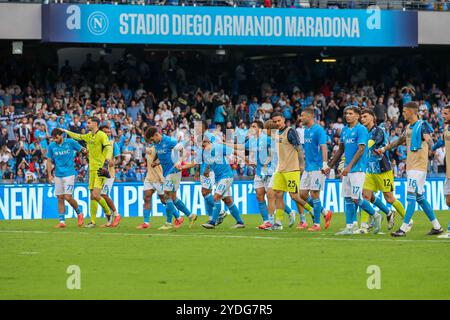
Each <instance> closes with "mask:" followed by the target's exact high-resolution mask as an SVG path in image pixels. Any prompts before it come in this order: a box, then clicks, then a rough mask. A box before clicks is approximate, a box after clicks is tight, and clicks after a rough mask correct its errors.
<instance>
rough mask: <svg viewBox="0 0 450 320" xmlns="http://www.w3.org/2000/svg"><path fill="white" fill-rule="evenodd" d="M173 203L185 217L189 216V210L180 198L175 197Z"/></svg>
mask: <svg viewBox="0 0 450 320" xmlns="http://www.w3.org/2000/svg"><path fill="white" fill-rule="evenodd" d="M174 204H175V207H177V209H178V210H180V211H181V212H183V213H184V215H185V216H186V217H189V216H190V215H191V211H190V210H189V209H188V208H187V207H186V205H185V204H184V202H183V201H181V200H180V199H178V198H177V199H176V200H175V202H174Z"/></svg>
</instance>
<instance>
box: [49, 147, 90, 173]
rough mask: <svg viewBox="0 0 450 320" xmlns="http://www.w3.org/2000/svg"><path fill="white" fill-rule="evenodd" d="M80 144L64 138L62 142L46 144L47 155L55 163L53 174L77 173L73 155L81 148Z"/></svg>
mask: <svg viewBox="0 0 450 320" xmlns="http://www.w3.org/2000/svg"><path fill="white" fill-rule="evenodd" d="M81 148H82V147H81V145H80V144H79V143H78V142H76V141H75V140H73V139H64V141H63V143H62V144H57V143H56V142H54V141H53V142H52V143H50V145H49V146H48V151H47V157H48V158H50V159H51V160H52V161H53V164H54V165H55V176H56V177H58V178H64V177H70V176H73V175H76V174H77V171H76V170H75V155H76V153H77V152H78V151H80V150H81Z"/></svg>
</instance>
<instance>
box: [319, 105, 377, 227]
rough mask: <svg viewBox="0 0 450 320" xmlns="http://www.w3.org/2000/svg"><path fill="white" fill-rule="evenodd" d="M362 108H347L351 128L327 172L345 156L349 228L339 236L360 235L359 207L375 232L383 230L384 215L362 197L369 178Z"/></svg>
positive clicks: (344, 191) (344, 189)
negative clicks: (372, 223) (360, 119)
mask: <svg viewBox="0 0 450 320" xmlns="http://www.w3.org/2000/svg"><path fill="white" fill-rule="evenodd" d="M360 115H361V109H360V108H358V107H347V108H346V109H345V118H346V121H347V125H346V126H345V127H344V128H343V129H342V131H341V138H340V143H339V149H338V151H337V153H336V154H335V156H334V157H333V158H332V159H331V161H330V163H329V166H328V168H326V169H323V171H324V173H325V174H328V173H329V172H330V168H334V166H335V165H336V163H337V162H338V161H339V160H340V158H341V157H342V155H344V157H345V162H344V169H343V170H342V172H341V174H340V175H341V177H342V192H341V196H342V197H344V201H345V209H344V211H345V221H346V227H345V229H344V230H342V231H340V232H338V233H337V235H351V234H353V233H354V232H355V231H356V232H358V230H357V229H358V225H357V223H356V225H355V224H354V221H357V219H356V217H357V208H358V207H360V208H361V209H362V210H364V211H366V212H367V213H368V214H370V215H371V216H373V218H374V233H378V232H379V231H380V227H381V215H380V214H379V213H378V212H375V209H374V208H373V207H372V205H371V204H370V203H369V202H368V201H367V200H364V199H363V198H362V190H363V186H364V180H365V176H366V167H367V158H368V148H367V143H368V140H369V133H368V131H367V129H366V127H364V126H363V125H362V124H360V123H359V118H360Z"/></svg>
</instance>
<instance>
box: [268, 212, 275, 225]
mask: <svg viewBox="0 0 450 320" xmlns="http://www.w3.org/2000/svg"><path fill="white" fill-rule="evenodd" d="M269 222H270V223H271V224H274V223H275V215H274V214H272V215H270V216H269Z"/></svg>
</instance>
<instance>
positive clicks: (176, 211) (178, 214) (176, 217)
mask: <svg viewBox="0 0 450 320" xmlns="http://www.w3.org/2000/svg"><path fill="white" fill-rule="evenodd" d="M173 216H174V217H175V219H180V211H178V210H177V209H176V207H175V211H174V212H173Z"/></svg>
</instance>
